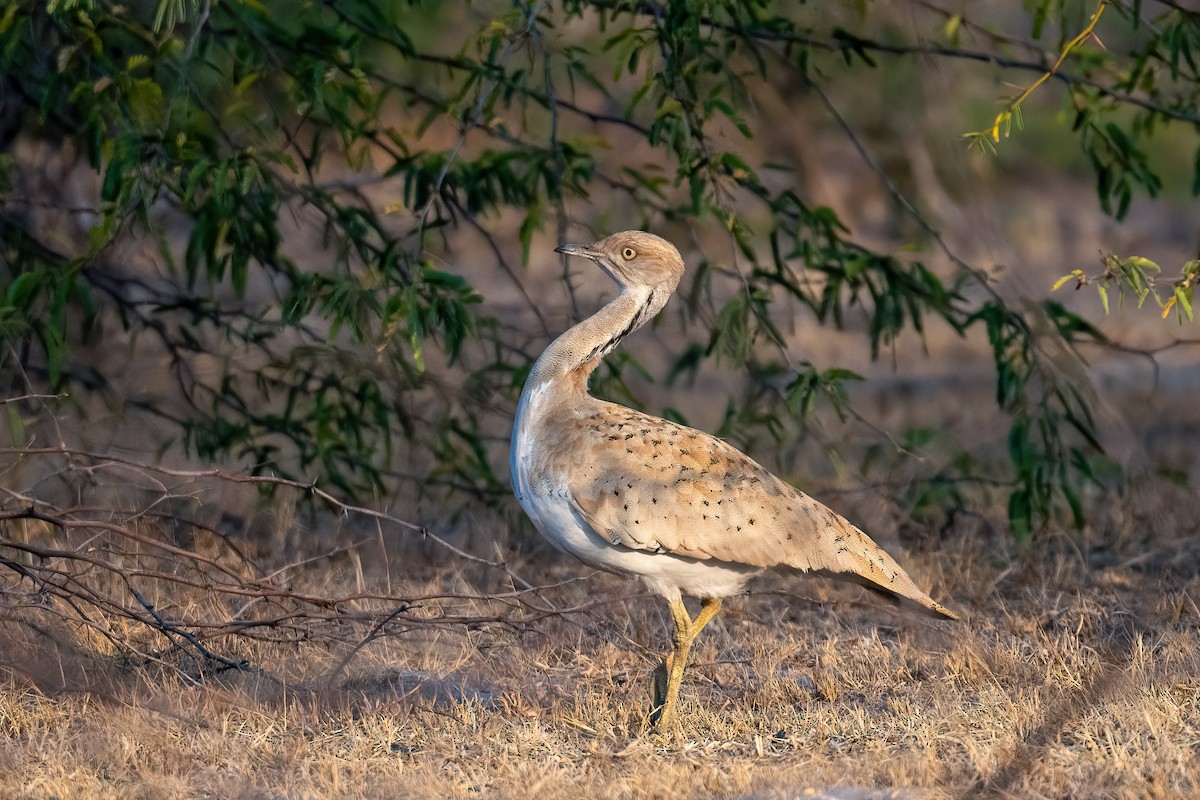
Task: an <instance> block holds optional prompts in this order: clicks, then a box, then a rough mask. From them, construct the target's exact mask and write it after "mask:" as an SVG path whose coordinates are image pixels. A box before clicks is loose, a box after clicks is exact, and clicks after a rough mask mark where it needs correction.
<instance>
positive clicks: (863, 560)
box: [795, 512, 958, 619]
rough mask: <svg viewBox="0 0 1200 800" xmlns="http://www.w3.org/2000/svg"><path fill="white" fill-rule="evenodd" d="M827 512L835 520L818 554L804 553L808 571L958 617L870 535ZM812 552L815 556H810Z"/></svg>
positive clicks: (930, 612)
mask: <svg viewBox="0 0 1200 800" xmlns="http://www.w3.org/2000/svg"><path fill="white" fill-rule="evenodd" d="M828 513H829V516H830V519H831V523H832V522H833V520H836V524H831V525H830V526H829V527H828V528H827V529H826V531H825V533H824V536H823V537H822V538H823V539H825V538H826V537H827V538H828V541H823V542H822V544H823V545H825V546H824V547H822V548H820V552H819V554H817V553H809V554H808V556H809V557H808V559H807V561H808V565H807V569H808V570H809V571H812V572H817V573H822V574H825V575H828V576H829V577H831V578H837V579H838V580H843V581H850V582H851V583H857V584H860V585H861V586H865V587H866V588H868V589H870V590H871V591H873V592H878V593H879V594H881V595H883V596H884V597H886V598H888V599H889V600H890V601H892V602H893V603H895V604H896V605H898V606H900V607H901V608H908V609H911V610H913V611H918V612H920V613H922V614H926V615H928V616H931V617H935V618H937V619H958V614H955V613H954V612H953V611H951V610H950V609H948V608H946V607H945V606H943V605H942V604H941V603H939V602H938V601H936V600H934V599H933V598H932V597H930V596H929V595H927V594H926V593H925V592H923V591H921V589H920V588H919V587H918V586H917V585H916V584H915V583H913V579H912V578H910V577H909V576H908V573H907V572H905V571H904V568H903V567H901V566H900V565H899V564H897V563H896V560H895V559H894V558H892V557H891V556H890V555H888V554H887V552H886V551H884V549H883V548H882V547H880V546H879V545H877V544H875V542H874V541H873V540H872V539H871V537H870V536H867V535H866V534H865V533H863V532H862V531H861V530H859V529H858V528H857V527H855V526H854V525H852V524H850V523H849V522H847V521H846V520H845V519H843V518H841V517H839V516H838V515H836V514H834V513H833V512H828ZM814 555H816V556H817V557H816V558H813V556H814ZM814 562H815V563H814ZM795 566H800V567H801V568H802V569H804V568H805V566H804V565H795Z"/></svg>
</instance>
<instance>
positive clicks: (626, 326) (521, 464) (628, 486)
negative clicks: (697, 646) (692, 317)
mask: <svg viewBox="0 0 1200 800" xmlns="http://www.w3.org/2000/svg"><path fill="white" fill-rule="evenodd" d="M555 252H558V253H561V254H563V255H564V256H576V257H580V258H584V259H587V260H590V261H593V262H595V264H596V265H597V266H598V267H599V268H600V269H601V270H603V271H604V272H605V273H606V274H607V275H608V276H609V277H610V278H612V279H613V280H614V281H615V282H616V284H617V286H618V287H619V291H618V293H617V295H616V297H614V298H613V299H612V300H611V301H610V302H608V303H607V304H606V305H604V306H603V307H602V308H601V309H600V310H599V311H597V312H596V313H595V314H593V315H592V316H591V317H588V318H587V319H584V320H583V321H581V322H579V323H578V324H576V325H575V326H573V327H571V328H570V329H568V330H567V331H566V332H565V333H563V334H561V335H560V336H559V337H558V338H556V339H555V340H554V341H553V342H552V343H551V344H550V345H549V346H548V347H547V348H546V349H545V351H544V352H543V353H542V354H541V356H540V357H539V358H538V359H537V360H536V361H535V362H534V364H533V366H532V368H531V369H530V372H529V375H528V377H527V378H526V381H525V384H524V388H523V389H522V391H521V397H520V401H519V402H518V405H517V412H516V417H515V419H514V422H513V431H512V442H511V451H510V463H509V468H510V474H511V479H512V485H513V492H514V494H515V495H516V498H517V501H518V502H519V503H520V505H521V507H522V508H523V509H524V511H525V513H526V514H527V515H528V516H529V518H530V520H532V522H533V524H534V526H535V527H536V528H537V529H538V530H539V531H540V532H541V534H542V535H543V536H544V537H545V538H546V539H548V540H549V541H550V542H551V543H552V544H554V545H555V546H556V547H558V548H559V549H561V550H563V551H565V552H566V553H568V554H570V555H572V556H575V557H576V558H577V559H579V560H580V561H582V562H584V563H585V564H587V565H589V566H591V567H593V568H596V569H600V570H605V571H608V572H612V573H617V574H622V575H630V576H636V577H638V578H640V579H641V581H642V582H643V583H644V584H645V586H646V587H647V588H648V589H649V590H650V591H651V592H652V593H654V594H657V595H660V596H661V597H663V598H664V599H665V600H666V601H667V607H668V609H669V611H670V614H671V618H672V621H673V624H674V630H673V635H672V649H671V651H670V652H669V653H667V654H666V656H665V657H664V658H663V659H662V660H661V661H660V662H659V663H658V665H657V667H656V669H655V672H654V679H653V703H652V705H651V710H650V714H649V716H648V718H647V720H648V722H649V724H650V732H651V733H652V734H653V735H660V736H669V735H670V734H671V733H672V732H674V733H675V734H676V735H678V731H679V725H678V721H677V720H678V706H679V694H680V687H681V685H682V681H683V671H684V666H685V665H686V663H687V658H688V654H689V652H690V650H691V647H692V643H693V642H694V641H695V639H696V636H697V635H698V634H699V633H700V631H701V630H702V629H703V628H704V627H705V626H706V625H707V624H708V623H709V622H711V621H712V620H713V618H714V617H716V616H717V614H718V613H719V612H720V610H721V603H722V600H723V599H724V598H726V597H729V596H731V595H735V594H738V593H740V592H742V591H743V590H744V587H745V585H746V583H747V582H748V581H749V580H750V579H751V578H753V577H755V576H756V575H758V574H760V573H762V572H764V571H766V570H768V569H775V570H780V571H784V572H794V573H814V574H817V575H823V576H828V577H832V578H838V579H842V580H845V581H851V582H854V583H858V584H861V585H863V586H865V587H867V588H869V589H873V590H875V591H876V592H879V593H881V594H883V595H885V596H886V597H888V598H889V599H891V600H893V601H894V602H895V603H897V604H899V605H902V606H907V607H909V608H912V609H914V610H917V611H920V612H923V613H925V614H928V615H930V616H932V617H935V618H940V619H948V620H953V619H958V616H957V615H956V614H955V613H954V612H952V611H950V610H949V609H947V608H946V607H944V606H942V605H941V604H939V603H938V602H937V601H935V600H933V599H932V598H931V597H930V596H929V595H927V594H926V593H925V592H923V591H922V590H921V589H920V588H918V587H917V585H916V584H915V583H914V582H913V580H912V579H911V578H910V577H909V576H908V574H907V573H906V572H905V571H904V569H903V568H901V567H900V565H899V564H897V563H896V561H895V560H894V559H893V558H892V557H891V556H889V555H888V554H887V553H886V552H884V550H883V549H882V548H880V547H879V545H877V544H876V543H875V542H874V541H872V540H871V539H870V537H868V536H867V534H865V533H864V532H863V531H861V530H860V529H859V528H857V527H855V526H854V525H853V524H851V523H850V522H849V521H847V520H846V519H845V518H844V517H842V516H840V515H839V514H837V513H835V512H834V511H832V510H830V509H829V508H827V507H826V506H824V505H822V504H821V503H819V502H817V501H816V500H814V499H813V498H811V497H809V496H808V495H806V494H804V493H803V492H801V491H800V490H799V489H796V488H795V487H793V486H792V485H790V484H788V483H786V482H785V481H783V480H781V479H780V478H777V477H776V476H775V475H773V474H772V473H770V472H769V471H768V470H767V469H765V468H764V467H762V466H761V465H760V464H758V462H756V461H754V460H753V459H752V458H750V457H749V456H747V455H746V454H744V453H742V452H741V451H739V450H738V449H736V448H735V447H733V446H732V445H730V444H728V443H727V442H725V441H723V440H722V439H719V438H717V437H715V436H712V435H710V434H708V433H705V432H704V431H700V430H697V429H694V428H690V427H688V426H686V425H681V424H679V423H676V422H672V421H670V420H666V419H662V418H659V417H655V416H651V415H649V414H644V413H641V412H639V411H636V410H634V409H631V408H628V407H625V406H622V405H619V404H616V403H610V402H606V401H604V400H600V399H598V398H596V397H593V396H592V395H591V394H589V392H588V379H589V376H590V375H591V374H592V372H593V371H594V370H595V369H596V367H597V366H598V365H599V364H600V362H601V360H602V359H604V357H605V356H607V355H608V354H609V353H611V352H612V351H613V350H614V349H615V348H616V347H617V346H618V345H620V344H621V342H622V341H624V340H625V338H626V337H628V336H629V335H630V334H632V333H633V332H634V331H636V330H637V329H638V328H640V327H642V326H643V325H645V324H646V323H647V322H649V321H650V320H651V319H653V318H654V317H655V316H656V315H657V314H658V313H659V312H660V311H661V310H662V309H663V306H664V305H666V303H667V300H668V299H669V298H670V297H671V295H672V294H673V293H674V291H675V289H676V287H677V286H678V285H679V280H680V278H681V277H682V275H683V271H684V262H683V258H682V256H681V255H680V253H679V250H678V249H677V248H676V247H675V245H673V244H671V243H670V242H669V241H667V240H666V239H663V238H661V237H659V236H657V235H655V234H652V233H648V232H645V231H623V232H620V233H614V234H612V235H611V236H608V237H605V238H603V239H600V240H599V241H598V242H596V243H595V244H591V245H581V244H563V245H560V246H559V247H557V248H555ZM684 596H688V597H694V598H698V599H699V600H700V609H699V612H698V613H697V615H696V616H695V617H692V616H691V614H690V613H689V611H688V609H687V606H686V605H685V604H684V602H683V597H684Z"/></svg>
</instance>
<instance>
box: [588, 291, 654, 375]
mask: <svg viewBox="0 0 1200 800" xmlns="http://www.w3.org/2000/svg"><path fill="white" fill-rule="evenodd" d="M656 291H658V290H657V289H651V290H650V294H648V295H646V302H644V303H642V305H641V307H640V308H638V310H637V311H636V312H634V314H633V316H632V317H631V318H630V319H629V324H628V325H626V326H625V328H624V329H623V330H622V331H621V332H620V333H618V334H617V335H616V336H613V337H612V338H611V339H609V340H608V341H607V342H603V343H602V344H598V345H596V346H595V347H593V348H592V351H591V352H590V353H588V354H587V355H586V356H584V357H583V360H584V361H585V362H587V361H591V360H592V359H593V358H596V357H597V356H605V355H608V354H609V353H610V352H612V350H613V349H614V348H616V346H617V345H619V344H620V343H621V340H622V339H624V338H625V337H626V336H628V335H629V334H631V333H633V332H634V331H635V330H637V329H638V328H640V327H641V326H642V324H643V323H644V322H645V321H646V317H647V316H648V315H649V314H650V309H651V308H653V306H654V293H655V292H656Z"/></svg>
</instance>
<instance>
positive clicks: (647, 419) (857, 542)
mask: <svg viewBox="0 0 1200 800" xmlns="http://www.w3.org/2000/svg"><path fill="white" fill-rule="evenodd" d="M589 400H591V402H589V403H587V404H586V405H585V407H583V408H578V409H576V410H575V413H570V414H563V415H560V416H559V417H558V418H557V422H556V423H551V424H552V425H554V426H555V427H557V428H559V429H560V430H559V431H558V435H557V436H556V437H555V438H556V439H557V445H558V446H556V447H553V448H547V449H545V450H543V455H544V456H546V457H547V459H546V462H545V467H546V468H547V469H549V470H551V471H553V472H555V473H557V474H559V475H561V476H562V478H563V480H564V482H565V486H566V490H567V492H568V493H569V500H570V502H571V503H573V505H574V509H575V510H576V512H577V514H578V515H579V516H580V517H581V518H582V519H583V520H584V521H585V522H586V523H587V524H588V525H589V526H590V527H591V528H592V529H593V530H594V531H595V533H596V534H598V535H599V536H600V537H603V538H604V539H606V540H607V541H609V542H611V543H614V544H618V545H620V546H623V547H626V548H631V549H635V550H639V551H647V552H654V553H669V554H672V555H675V556H681V557H686V558H690V559H697V560H701V561H714V562H722V563H727V564H738V565H742V566H747V567H756V568H759V569H762V568H783V569H793V570H799V571H803V572H815V573H821V574H827V575H829V576H831V577H835V578H840V579H843V580H849V581H853V582H856V583H860V584H863V585H865V586H867V587H868V588H871V589H875V590H877V591H880V592H882V593H884V594H886V595H889V596H891V597H893V598H894V599H896V600H898V601H900V602H902V603H903V604H905V605H909V606H912V607H914V608H916V609H918V610H921V611H924V612H926V613H929V614H933V615H935V616H940V617H953V616H954V615H953V614H952V613H951V612H949V611H948V610H946V609H945V608H943V607H942V606H941V605H939V604H938V603H937V602H935V601H934V600H932V599H931V598H930V597H929V596H928V595H927V594H925V593H924V592H922V591H921V590H920V589H919V588H918V587H917V586H916V584H914V583H913V581H912V580H911V579H910V578H909V576H908V574H907V573H905V571H904V570H903V569H902V568H901V567H900V566H899V565H898V564H897V563H896V561H895V560H894V559H892V557H891V556H889V555H888V554H887V553H886V552H884V550H883V549H882V548H880V547H879V546H878V545H877V544H875V542H873V541H872V540H871V539H870V537H868V536H867V535H866V534H865V533H863V532H862V531H861V530H859V529H858V528H857V527H855V526H854V525H852V524H850V523H849V522H848V521H847V520H846V519H844V518H843V517H841V516H840V515H838V514H837V513H835V512H834V511H832V510H830V509H829V508H827V507H825V506H824V505H822V504H821V503H819V502H817V501H816V500H814V499H813V498H811V497H809V496H808V495H806V494H804V493H803V492H801V491H800V490H799V489H796V488H795V487H793V486H791V485H790V484H788V483H786V482H784V481H782V480H780V479H779V478H777V477H776V476H775V475H773V474H771V473H770V472H769V471H768V470H767V469H765V468H764V467H763V466H762V465H760V464H758V463H757V462H756V461H754V460H753V459H752V458H750V457H749V456H747V455H745V454H744V453H742V452H741V451H739V450H737V449H736V448H734V447H733V446H731V445H729V444H728V443H726V442H724V441H722V440H721V439H718V438H716V437H714V436H711V435H709V434H707V433H705V432H703V431H699V430H695V429H693V428H689V427H687V426H684V425H679V424H677V423H674V422H671V421H669V420H665V419H661V418H658V417H652V416H649V415H646V414H642V413H640V412H637V411H634V410H632V409H629V408H625V407H624V406H620V405H616V404H613V403H606V402H603V401H599V400H595V399H592V398H589Z"/></svg>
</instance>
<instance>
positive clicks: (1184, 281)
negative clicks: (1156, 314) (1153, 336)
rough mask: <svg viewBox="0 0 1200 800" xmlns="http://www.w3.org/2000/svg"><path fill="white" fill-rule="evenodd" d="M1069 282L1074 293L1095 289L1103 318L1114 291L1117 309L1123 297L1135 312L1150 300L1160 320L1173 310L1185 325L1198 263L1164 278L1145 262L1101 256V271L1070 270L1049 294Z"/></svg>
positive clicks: (1199, 269) (1198, 278)
mask: <svg viewBox="0 0 1200 800" xmlns="http://www.w3.org/2000/svg"><path fill="white" fill-rule="evenodd" d="M1072 281H1074V282H1075V290H1076V291H1078V290H1079V289H1082V288H1083V287H1084V286H1095V287H1096V291H1097V293H1098V294H1099V295H1100V304H1101V305H1102V306H1103V307H1104V313H1105V314H1107V313H1109V290H1110V289H1112V288H1113V287H1116V290H1117V304H1118V306H1120V305H1123V304H1124V301H1125V295H1126V294H1127V293H1128V294H1131V295H1133V297H1134V299H1135V300H1136V301H1137V307H1138V308H1141V307H1142V304H1143V303H1145V302H1146V299H1147V298H1150V297H1152V298H1154V302H1155V303H1156V304H1157V305H1158V307H1159V308H1160V309H1162V318H1163V319H1166V318H1167V317H1168V316H1170V314H1171V310H1172V309H1174V311H1175V313H1176V316H1177V317H1178V319H1179V322H1180V323H1181V324H1182V323H1183V320H1184V318H1185V317H1186V318H1187V320H1188V321H1189V322H1190V321H1192V320H1194V319H1195V313H1194V311H1193V309H1192V299H1193V293H1194V291H1195V288H1196V286H1197V285H1200V260H1192V261H1189V262H1187V263H1186V264H1184V265H1183V267H1182V269H1181V270H1180V273H1179V277H1177V278H1164V277H1163V276H1162V267H1160V266H1159V265H1158V264H1156V263H1154V262H1153V261H1151V260H1150V259H1148V258H1142V257H1141V256H1129V257H1124V258H1123V257H1121V256H1118V255H1115V254H1113V253H1105V254H1104V269H1103V271H1101V272H1098V273H1093V274H1088V273H1086V272H1084V271H1083V270H1081V269H1074V270H1071V271H1070V272H1068V273H1067V274H1066V275H1063V276H1062V277H1061V278H1059V279H1058V280H1057V281H1055V282H1054V286H1053V290H1054V291H1058V290H1059V289H1061V288H1062V287H1063V286H1066V285H1067V284H1068V283H1070V282H1072ZM1164 298H1165V299H1164Z"/></svg>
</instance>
